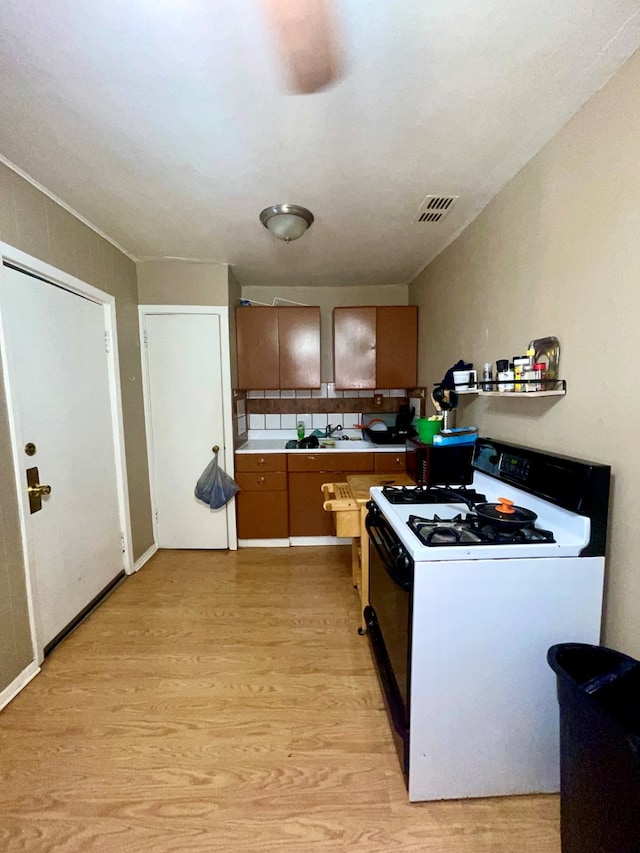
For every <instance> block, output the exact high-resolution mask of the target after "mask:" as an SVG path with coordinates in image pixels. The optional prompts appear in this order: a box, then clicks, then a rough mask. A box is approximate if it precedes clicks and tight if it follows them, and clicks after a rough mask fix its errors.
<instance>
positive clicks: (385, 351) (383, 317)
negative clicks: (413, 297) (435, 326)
mask: <svg viewBox="0 0 640 853" xmlns="http://www.w3.org/2000/svg"><path fill="white" fill-rule="evenodd" d="M417 384H418V307H417V305H384V306H381V307H379V308H376V388H415V386H416V385H417Z"/></svg>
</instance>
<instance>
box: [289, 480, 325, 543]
mask: <svg viewBox="0 0 640 853" xmlns="http://www.w3.org/2000/svg"><path fill="white" fill-rule="evenodd" d="M328 482H333V480H332V475H331V474H328V473H327V472H326V471H325V472H318V471H314V472H309V473H305V474H303V473H294V474H289V535H290V536H333V530H332V526H331V513H330V512H327V511H326V510H325V509H323V507H322V504H323V501H324V498H323V495H322V488H321V487H322V484H323V483H328Z"/></svg>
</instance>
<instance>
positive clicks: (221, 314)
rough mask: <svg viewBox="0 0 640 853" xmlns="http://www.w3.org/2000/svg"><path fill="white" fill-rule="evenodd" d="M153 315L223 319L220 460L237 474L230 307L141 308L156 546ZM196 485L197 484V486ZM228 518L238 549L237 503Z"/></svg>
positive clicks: (229, 506)
mask: <svg viewBox="0 0 640 853" xmlns="http://www.w3.org/2000/svg"><path fill="white" fill-rule="evenodd" d="M152 314H212V315H214V316H216V317H218V318H219V320H220V364H221V367H222V431H223V436H222V442H221V448H220V453H219V458H220V459H221V460H222V464H223V467H224V470H225V471H227V472H228V473H229V475H230V476H233V474H234V456H233V451H234V448H233V441H232V440H231V441H229V440H228V438H231V437H232V436H233V420H232V416H231V399H232V396H231V363H230V349H229V347H230V343H229V341H230V337H229V308H228V307H227V306H226V305H138V321H139V327H140V353H141V360H142V394H143V399H144V422H145V430H146V437H147V460H148V464H149V490H150V492H151V517H152V519H153V538H154V545H156V547H157V543H158V520H157V505H156V491H155V460H154V445H153V429H152V425H151V389H150V383H149V360H148V358H147V346H146V340H145V319H146V317H147V316H149V315H152ZM194 486H195V483H194ZM225 510H226V519H227V548H228V549H229V550H230V551H235V550H237V548H238V534H237V531H236V502H235V499H234V500H231V501H229V503H228V504H227V505H226V507H225Z"/></svg>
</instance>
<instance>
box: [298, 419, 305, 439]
mask: <svg viewBox="0 0 640 853" xmlns="http://www.w3.org/2000/svg"><path fill="white" fill-rule="evenodd" d="M303 438H304V424H303V423H302V421H298V441H302V439H303Z"/></svg>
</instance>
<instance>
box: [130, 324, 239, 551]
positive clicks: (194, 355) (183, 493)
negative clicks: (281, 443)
mask: <svg viewBox="0 0 640 853" xmlns="http://www.w3.org/2000/svg"><path fill="white" fill-rule="evenodd" d="M144 330H145V344H146V346H145V352H146V361H147V417H148V418H149V421H150V431H149V432H150V439H151V440H150V445H151V455H152V461H151V470H152V486H153V495H154V507H155V512H156V536H157V544H158V547H159V548H227V547H229V538H228V527H227V509H226V507H223V508H222V509H218V510H212V509H210V508H209V507H208V506H207V505H206V504H205V503H203V502H202V501H199V500H198V499H197V498H196V497H195V495H194V493H193V490H194V488H195V485H196V482H197V480H198V478H199V477H200V474H202V472H203V470H204V468H205V467H206V466H207V464H208V463H209V461H210V460H211V457H212V447H213V446H214V445H218V446H219V447H220V455H219V461H220V463H222V462H223V448H224V418H223V398H222V389H223V385H222V358H221V335H220V317H219V316H218V315H216V314H204V313H199V314H186V313H184V314H183V313H180V314H178V313H176V314H168V313H162V314H146V315H145V317H144Z"/></svg>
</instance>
